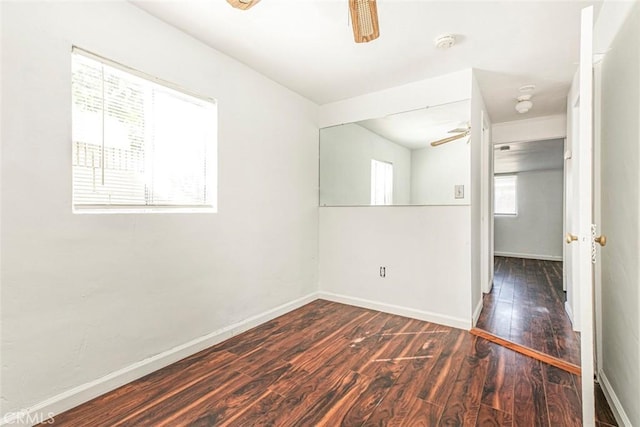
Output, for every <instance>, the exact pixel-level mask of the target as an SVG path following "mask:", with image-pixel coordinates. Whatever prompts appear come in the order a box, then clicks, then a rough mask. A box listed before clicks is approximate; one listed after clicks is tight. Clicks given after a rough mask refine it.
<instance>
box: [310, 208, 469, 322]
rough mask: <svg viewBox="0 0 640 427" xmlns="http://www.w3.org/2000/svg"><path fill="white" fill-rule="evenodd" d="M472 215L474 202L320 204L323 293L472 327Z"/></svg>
mask: <svg viewBox="0 0 640 427" xmlns="http://www.w3.org/2000/svg"><path fill="white" fill-rule="evenodd" d="M470 221H471V220H470V217H469V207H468V206H411V207H405V206H394V207H380V208H359V207H349V208H347V207H344V208H320V291H321V295H323V296H324V297H325V298H329V299H335V300H337V301H342V302H346V303H349V304H354V305H360V306H365V307H371V308H377V309H381V310H383V311H388V312H395V313H397V314H401V315H406V316H411V317H416V318H420V319H424V320H428V321H433V322H437V323H441V324H445V325H451V326H456V327H460V328H468V327H469V326H470V318H471V304H470V298H469V277H470V274H471V271H470V252H469V232H470V229H469V228H470V223H471V222H470ZM381 266H384V267H386V277H385V278H382V277H380V274H379V268H380V267H381Z"/></svg>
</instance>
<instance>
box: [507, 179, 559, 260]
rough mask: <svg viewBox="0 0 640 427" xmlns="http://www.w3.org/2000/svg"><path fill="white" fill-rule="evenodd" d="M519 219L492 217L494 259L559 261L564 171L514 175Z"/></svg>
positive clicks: (513, 217) (514, 217)
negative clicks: (493, 219) (500, 257)
mask: <svg viewBox="0 0 640 427" xmlns="http://www.w3.org/2000/svg"><path fill="white" fill-rule="evenodd" d="M517 180H518V184H517V185H518V187H517V199H518V215H517V216H508V215H505V216H496V217H495V245H496V246H495V251H496V254H497V255H504V256H515V257H524V258H534V259H551V260H558V261H562V245H563V241H562V192H563V185H564V184H563V181H564V177H563V171H562V170H560V169H558V170H543V171H531V172H521V173H518V174H517Z"/></svg>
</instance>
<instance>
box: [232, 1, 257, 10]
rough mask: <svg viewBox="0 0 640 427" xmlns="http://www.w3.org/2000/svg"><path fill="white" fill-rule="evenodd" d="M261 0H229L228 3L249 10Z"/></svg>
mask: <svg viewBox="0 0 640 427" xmlns="http://www.w3.org/2000/svg"><path fill="white" fill-rule="evenodd" d="M259 1H260V0H227V3H229V4H230V5H231V6H233V7H235V8H236V9H242V10H247V9H249V8H251V7H253V6H255V5H256V4H258V2H259Z"/></svg>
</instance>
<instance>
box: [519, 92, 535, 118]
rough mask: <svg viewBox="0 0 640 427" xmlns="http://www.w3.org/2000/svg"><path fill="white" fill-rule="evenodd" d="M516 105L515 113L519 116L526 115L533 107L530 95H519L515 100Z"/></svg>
mask: <svg viewBox="0 0 640 427" xmlns="http://www.w3.org/2000/svg"><path fill="white" fill-rule="evenodd" d="M516 99H517V101H518V103H517V104H516V111H517V112H518V113H520V114H524V113H528V112H529V110H531V107H533V102H531V95H520V96H519V97H518V98H516Z"/></svg>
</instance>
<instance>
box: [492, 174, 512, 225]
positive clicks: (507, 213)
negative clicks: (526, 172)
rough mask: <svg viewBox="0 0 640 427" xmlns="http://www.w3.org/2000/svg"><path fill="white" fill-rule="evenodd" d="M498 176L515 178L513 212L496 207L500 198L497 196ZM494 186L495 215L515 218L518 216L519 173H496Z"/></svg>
mask: <svg viewBox="0 0 640 427" xmlns="http://www.w3.org/2000/svg"><path fill="white" fill-rule="evenodd" d="M497 178H513V183H514V185H513V187H514V191H513V192H514V196H513V198H514V211H513V213H511V212H498V211H497V209H496V200H498V197H497V191H496V189H497V185H496V179H497ZM493 188H494V190H493V191H494V197H493V200H494V204H493V209H494V212H493V215H494V216H500V217H507V218H514V217H517V216H518V175H517V174H515V173H507V174H500V175H494V176H493Z"/></svg>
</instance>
